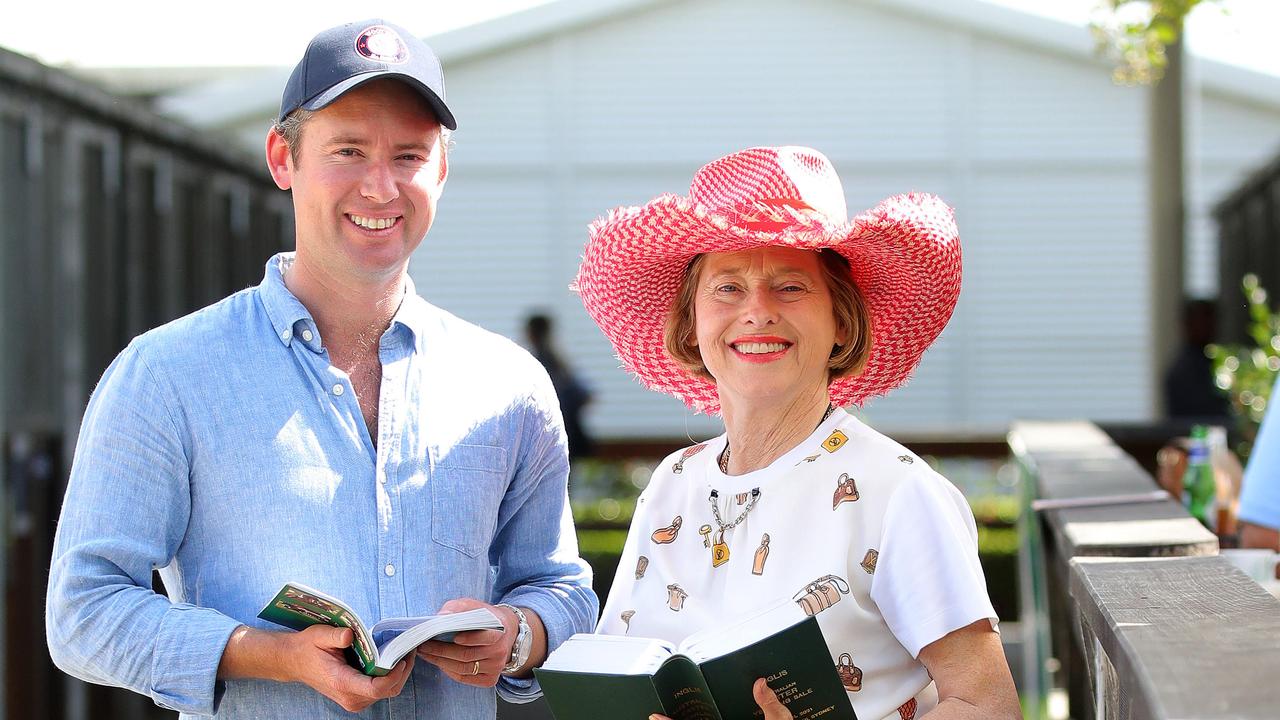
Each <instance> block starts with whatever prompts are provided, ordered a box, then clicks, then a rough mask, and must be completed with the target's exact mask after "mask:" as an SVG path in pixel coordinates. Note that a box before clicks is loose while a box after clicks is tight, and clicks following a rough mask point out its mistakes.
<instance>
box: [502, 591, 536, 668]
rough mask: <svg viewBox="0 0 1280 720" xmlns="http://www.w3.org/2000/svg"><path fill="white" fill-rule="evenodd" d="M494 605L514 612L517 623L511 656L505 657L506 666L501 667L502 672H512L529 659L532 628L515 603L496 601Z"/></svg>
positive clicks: (531, 647) (531, 645)
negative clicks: (496, 603)
mask: <svg viewBox="0 0 1280 720" xmlns="http://www.w3.org/2000/svg"><path fill="white" fill-rule="evenodd" d="M496 607H504V608H507V609H508V610H510V611H511V612H513V613H515V616H516V620H517V621H518V623H519V624H518V625H517V627H516V641H515V643H514V644H512V646H511V657H509V658H508V659H507V666H506V667H504V668H502V672H503V673H513V672H516V671H518V670H519V669H520V668H521V666H523V665H524V664H525V663H526V662H528V660H529V653H530V651H532V650H533V629H532V628H530V627H529V619H528V618H526V617H525V615H524V611H523V610H521V609H520V608H518V607H516V606H515V605H511V604H508V603H498V605H497V606H496Z"/></svg>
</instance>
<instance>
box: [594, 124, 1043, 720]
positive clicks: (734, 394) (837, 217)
mask: <svg viewBox="0 0 1280 720" xmlns="http://www.w3.org/2000/svg"><path fill="white" fill-rule="evenodd" d="M590 234H591V237H590V241H589V242H588V244H587V247H586V251H585V253H584V258H583V262H582V267H581V268H580V270H579V274H578V279H577V283H576V288H577V290H578V291H579V293H580V294H581V296H582V300H583V303H584V304H585V306H586V308H587V311H588V313H589V314H590V315H591V317H592V318H593V319H594V320H595V321H596V323H597V324H598V325H599V326H600V328H601V329H602V330H603V331H604V333H605V335H607V336H608V337H609V339H610V341H612V343H613V345H614V348H615V350H616V351H617V353H618V356H619V358H620V359H621V360H622V362H623V364H624V366H625V367H626V368H627V369H629V370H630V371H631V372H633V373H635V374H636V376H637V377H638V378H639V379H640V380H641V381H642V382H644V383H645V384H646V385H648V386H649V387H651V388H653V389H655V390H659V391H662V392H666V393H669V394H672V395H675V396H676V397H679V398H681V399H682V400H684V401H685V402H686V403H687V404H689V405H690V406H692V407H693V408H695V409H697V410H701V411H704V412H708V413H719V414H720V415H721V416H722V417H723V419H724V424H725V431H726V432H725V434H724V435H722V436H720V437H718V438H716V439H714V440H710V441H708V442H705V443H701V444H698V445H695V446H693V447H691V448H687V449H685V450H682V451H679V452H676V453H674V454H672V455H671V456H670V457H668V458H667V459H665V460H664V461H663V462H662V464H661V465H659V466H658V468H657V469H656V470H655V472H654V475H653V479H652V480H651V482H650V484H649V486H648V487H647V488H646V490H645V491H644V493H643V494H642V495H641V497H640V499H639V501H638V503H637V507H636V513H635V516H634V518H633V519H632V525H631V532H630V535H629V537H628V539H627V544H626V549H625V550H624V551H623V555H622V559H621V562H620V564H619V569H618V575H617V578H616V579H615V580H614V584H613V589H612V591H611V592H610V594H609V600H608V603H607V604H606V607H605V610H604V614H603V617H602V619H601V622H600V627H599V632H602V633H609V634H624V633H625V634H631V635H639V636H646V637H660V638H664V639H667V640H670V641H673V642H678V641H679V640H681V639H682V638H683V637H685V636H686V635H688V634H690V633H692V632H694V631H696V630H698V629H701V628H704V627H707V626H709V625H712V624H715V623H716V622H717V621H718V620H722V619H724V618H732V617H737V616H741V615H746V614H748V613H750V612H752V611H755V610H758V609H759V608H761V607H763V606H765V605H769V604H773V603H775V602H777V600H778V599H779V598H781V597H790V598H792V599H794V600H795V601H796V603H797V604H798V605H799V606H800V607H801V608H802V609H803V610H804V611H805V612H807V613H809V614H811V615H816V616H817V618H818V622H819V625H820V626H821V627H822V630H823V634H824V636H825V637H826V640H827V644H828V646H829V650H830V652H831V659H832V663H833V664H835V665H836V669H837V671H838V673H839V674H840V677H841V680H842V682H843V684H844V685H845V689H846V690H847V691H848V693H849V697H850V700H851V702H852V704H853V706H854V709H855V710H856V712H857V714H858V717H860V718H863V720H873V719H875V718H893V720H912V718H914V717H916V716H918V715H924V714H926V713H927V714H928V716H929V717H930V718H932V719H934V720H941V719H942V718H952V717H957V718H958V717H975V718H976V717H981V718H999V717H1010V718H1015V717H1019V716H1020V711H1019V706H1018V700H1017V695H1016V692H1015V690H1014V687H1013V681H1012V678H1011V677H1010V674H1009V669H1008V665H1007V663H1006V661H1005V658H1004V652H1003V648H1002V647H1001V644H1000V640H999V636H998V635H997V634H996V632H995V624H996V615H995V612H994V611H993V610H992V607H991V603H990V600H989V599H988V598H987V593H986V587H985V584H984V581H983V576H982V569H981V567H980V565H979V564H978V557H977V539H976V537H977V535H976V529H975V525H974V520H973V515H972V513H971V512H970V510H969V507H968V504H967V503H966V502H965V499H964V498H963V496H961V494H960V493H959V492H958V491H956V489H955V488H954V487H953V486H952V485H951V484H950V483H949V482H947V481H946V480H945V479H944V478H942V477H941V476H939V475H938V474H937V473H935V472H933V471H932V470H931V469H930V468H929V466H928V465H927V464H926V463H924V462H922V461H921V460H920V459H919V458H917V457H916V456H915V455H913V454H912V453H911V452H910V451H908V450H906V449H905V448H903V447H902V446H901V445H898V444H897V443H895V442H893V441H892V440H890V439H888V438H886V437H884V436H882V435H880V434H879V433H877V432H875V431H874V430H871V429H870V428H868V427H867V426H865V425H863V424H862V423H861V422H859V421H858V420H856V419H855V418H853V417H852V416H851V415H849V414H848V413H846V412H845V411H844V410H843V409H841V408H842V407H843V406H845V405H849V404H854V405H857V404H860V403H861V402H862V401H864V400H865V399H867V398H869V397H873V396H876V395H881V394H884V393H885V392H888V391H889V390H891V389H892V388H894V387H896V386H898V385H900V384H901V383H903V382H904V381H905V380H906V378H907V376H908V375H909V374H910V372H911V370H912V369H913V368H914V367H915V366H916V364H917V363H918V362H919V360H920V357H921V355H922V354H923V352H924V350H925V349H926V348H927V347H928V346H929V344H930V343H932V342H933V340H934V339H935V338H936V337H937V335H938V333H940V332H941V331H942V328H943V327H944V326H945V325H946V322H947V320H948V319H949V318H950V316H951V311H952V309H953V308H954V307H955V303H956V299H957V297H958V295H959V289H960V246H959V239H958V237H957V235H956V229H955V223H954V220H953V218H952V213H951V210H950V208H948V207H947V206H946V205H944V204H943V203H942V202H941V201H940V200H938V199H937V198H935V197H933V196H929V195H920V194H912V195H905V196H899V197H895V198H890V199H888V200H885V201H884V202H882V203H881V204H880V205H878V206H877V207H876V208H874V209H873V210H871V211H869V212H868V213H866V214H864V215H860V216H858V217H856V218H854V219H853V220H852V221H847V220H846V212H845V204H844V192H843V189H842V188H841V186H840V180H839V178H838V177H837V176H836V174H835V170H834V169H833V168H832V167H831V164H830V162H829V161H828V160H827V158H826V157H824V156H823V155H822V154H821V153H818V152H816V151H814V150H810V149H807V148H799V147H782V148H752V149H749V150H744V151H742V152H738V153H734V154H732V155H729V156H726V157H723V158H720V159H719V160H716V161H715V162H712V163H710V164H708V165H706V166H704V167H703V168H702V169H700V170H699V171H698V173H697V174H696V175H695V176H694V178H693V183H692V186H691V188H690V193H689V196H688V197H678V196H672V195H663V196H661V197H658V198H656V199H654V200H653V201H651V202H649V203H648V204H646V205H644V206H641V207H633V208H623V209H619V210H615V211H614V212H612V213H611V214H610V215H609V216H608V217H607V218H602V219H601V220H598V221H597V222H596V223H594V224H593V225H592V227H591V231H590ZM755 691H756V698H757V702H758V703H759V704H760V705H761V707H762V709H764V711H765V713H766V715H765V716H766V717H767V718H770V719H771V720H772V719H774V718H789V717H790V713H788V711H787V710H786V709H785V707H783V706H782V705H781V704H780V703H779V702H778V701H777V699H776V697H774V696H773V693H772V692H770V691H769V690H768V688H767V686H765V685H764V683H763V680H759V681H757V682H756V685H755Z"/></svg>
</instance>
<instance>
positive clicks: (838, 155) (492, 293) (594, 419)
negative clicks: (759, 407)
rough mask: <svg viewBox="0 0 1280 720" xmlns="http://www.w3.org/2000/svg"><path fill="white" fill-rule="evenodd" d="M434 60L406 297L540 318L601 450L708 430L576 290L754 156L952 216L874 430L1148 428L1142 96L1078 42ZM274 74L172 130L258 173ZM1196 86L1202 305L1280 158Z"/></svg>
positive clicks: (888, 25)
mask: <svg viewBox="0 0 1280 720" xmlns="http://www.w3.org/2000/svg"><path fill="white" fill-rule="evenodd" d="M428 40H429V42H431V44H432V46H433V47H435V48H436V50H437V51H438V52H439V53H440V55H441V56H442V58H443V60H444V62H445V68H446V74H447V78H448V90H449V104H450V107H451V108H453V109H454V112H455V114H456V115H457V117H458V120H459V126H460V129H459V131H458V133H457V134H456V136H455V139H456V142H457V146H456V148H455V150H454V151H453V154H452V155H451V158H450V170H451V176H450V180H449V184H448V186H447V188H446V191H445V196H444V200H443V201H442V204H441V212H440V215H439V217H438V219H437V221H436V224H435V227H434V228H433V229H432V231H431V234H430V236H429V237H428V239H427V242H426V243H425V244H424V246H423V248H422V249H421V250H419V252H418V255H417V256H416V257H415V259H414V262H413V264H412V266H411V271H412V273H413V276H414V278H415V280H416V282H417V283H418V287H419V290H420V291H421V292H422V293H423V294H424V295H425V296H426V297H428V298H429V299H430V300H432V301H433V302H436V303H438V304H440V305H442V306H444V307H446V308H448V309H450V310H452V311H454V312H455V313H457V314H459V315H461V316H463V317H465V318H467V319H469V320H473V321H475V322H478V323H480V324H481V325H484V326H486V327H489V328H491V329H493V330H496V331H498V332H501V333H504V334H507V335H509V336H511V337H513V338H518V337H519V334H520V332H521V325H522V320H523V318H524V316H525V315H526V314H527V313H528V312H529V311H530V310H531V309H540V310H546V311H550V312H551V313H552V314H553V315H554V316H555V317H556V318H557V320H558V323H559V328H558V334H559V341H560V345H561V347H562V349H563V350H564V351H565V354H566V355H567V356H568V357H569V359H570V361H571V363H572V364H573V365H574V367H575V368H577V369H578V370H579V371H580V372H581V373H582V374H583V375H584V376H585V378H586V380H587V381H588V382H589V383H590V384H591V385H592V386H593V388H594V389H595V391H596V396H597V399H598V400H597V402H595V403H594V404H593V405H592V407H591V409H590V411H589V414H588V423H589V426H590V428H591V429H592V430H593V431H594V432H595V433H596V434H597V435H599V436H601V437H606V438H644V437H664V438H669V437H677V436H683V435H685V434H686V433H688V434H690V435H692V436H694V437H698V436H703V435H706V434H707V433H708V432H715V431H716V428H717V427H718V424H717V423H716V422H714V421H711V420H709V419H707V418H705V417H702V416H694V415H692V414H690V413H688V412H686V411H684V410H683V406H681V405H680V404H679V403H678V402H676V401H674V400H672V399H670V398H666V397H665V396H659V395H657V394H654V393H651V392H649V391H646V390H644V389H642V388H641V387H640V386H639V385H638V384H636V383H635V382H634V381H632V380H631V379H630V378H628V377H627V376H626V375H625V374H624V373H623V372H622V371H621V370H619V369H618V363H617V361H616V359H614V358H613V357H612V355H611V353H610V350H609V347H608V344H607V343H606V341H605V340H604V338H603V336H602V335H601V334H600V333H599V331H598V330H597V329H596V328H595V326H594V325H593V324H592V323H591V321H590V320H589V319H588V318H587V317H586V315H585V313H584V312H583V311H582V308H581V305H580V304H579V303H578V301H577V298H576V296H574V295H572V294H571V293H569V292H568V291H567V289H566V286H567V285H568V284H569V282H570V281H571V280H572V278H573V275H574V272H575V270H576V266H577V260H578V258H579V255H580V251H581V248H582V244H583V242H584V240H585V227H586V225H587V223H588V222H590V221H591V220H592V219H593V218H594V217H596V216H598V215H600V214H602V213H604V212H605V211H606V210H607V209H609V208H610V207H613V206H616V205H623V204H636V203H640V202H644V201H645V200H647V199H648V198H650V197H652V196H654V195H656V194H658V193H660V192H664V191H672V192H684V191H685V190H686V189H687V184H688V181H689V178H690V176H691V175H692V173H693V172H694V170H695V169H696V168H697V167H698V166H699V165H701V164H702V163H704V162H706V161H708V160H710V159H712V158H714V157H716V156H718V155H721V154H724V153H726V152H730V151H732V150H735V149H739V148H742V147H746V146H750V145H766V144H804V145H811V146H813V147H816V148H818V149H820V150H822V151H823V152H825V153H826V154H827V155H828V156H829V157H830V158H831V159H832V161H833V162H834V163H835V165H836V168H837V169H838V170H839V172H840V174H841V177H842V178H843V180H844V182H845V190H846V195H847V200H848V204H849V207H850V210H851V211H854V212H856V211H858V210H861V209H863V208H865V207H868V206H870V205H871V204H873V203H874V202H875V201H876V200H878V199H879V198H881V197H884V196H886V195H890V194H893V193H897V192H902V191H905V190H909V189H915V190H924V191H930V192H935V193H937V194H939V195H941V196H943V197H944V198H945V199H947V200H948V201H949V202H950V203H952V204H953V205H954V206H955V207H956V208H957V216H958V219H959V223H960V228H961V236H962V238H963V243H964V250H965V286H964V290H963V292H962V295H961V300H960V304H959V307H958V308H957V311H956V314H955V317H954V319H953V320H952V322H951V325H950V326H949V328H948V329H947V330H946V332H945V333H944V334H943V336H942V338H941V339H940V340H939V342H938V343H937V344H936V345H935V347H934V348H933V349H932V350H930V352H929V353H928V354H927V355H926V356H925V359H924V362H923V363H922V364H921V366H920V368H919V370H918V371H917V373H916V375H915V377H914V378H913V380H912V381H911V382H910V384H909V385H908V386H907V387H905V388H903V389H900V390H899V391H897V392H895V393H894V394H892V395H890V396H889V397H888V398H884V399H881V400H878V401H874V402H872V403H869V404H868V405H867V407H866V408H865V413H864V414H865V416H866V417H868V418H869V419H870V420H871V421H872V422H873V424H875V425H877V426H878V427H880V428H882V429H884V430H887V431H890V432H894V433H905V434H915V433H933V432H942V431H957V430H962V431H966V432H973V431H977V432H986V431H996V432H998V431H1002V430H1003V429H1004V427H1005V425H1006V424H1007V422H1008V421H1009V420H1010V419H1011V418H1015V417H1019V418H1037V417H1054V418H1061V417H1086V418H1090V419H1094V420H1102V421H1141V420H1147V419H1151V418H1152V416H1153V413H1154V412H1155V407H1156V405H1155V402H1156V395H1157V393H1158V389H1159V381H1158V378H1156V377H1154V376H1153V375H1152V368H1151V366H1150V361H1149V359H1148V354H1149V353H1148V349H1149V345H1150V332H1151V330H1150V327H1149V322H1148V316H1149V311H1150V307H1149V306H1150V302H1151V301H1150V299H1149V290H1150V267H1151V262H1150V257H1149V253H1150V251H1149V249H1148V247H1149V244H1148V239H1147V224H1148V220H1147V217H1148V209H1147V200H1146V197H1147V181H1146V172H1147V152H1148V151H1147V143H1146V132H1147V119H1146V112H1147V110H1146V107H1147V103H1146V92H1147V91H1146V90H1145V89H1138V88H1125V87H1117V86H1115V85H1113V84H1112V83H1111V81H1110V77H1109V68H1108V66H1106V65H1105V64H1104V63H1102V62H1101V61H1099V60H1097V59H1095V58H1094V57H1093V54H1092V44H1091V40H1090V39H1089V37H1088V35H1087V34H1086V33H1085V32H1084V31H1083V30H1082V29H1080V28H1077V27H1073V26H1070V25H1066V24H1062V23H1058V22H1055V21H1050V20H1045V19H1042V18H1037V17H1033V16H1029V15H1026V14H1023V13H1019V12H1016V11H1013V10H1008V9H1005V8H1000V7H996V6H991V5H987V4H985V3H982V2H978V1H976V0H845V1H843V2H842V1H840V0H796V1H794V2H787V3H776V2H768V1H767V0H595V1H591V2H581V1H578V0H560V2H554V3H551V4H549V5H545V6H541V7H537V8H534V9H532V10H529V11H526V12H523V13H519V14H516V15H512V16H508V17H505V18H501V19H498V20H495V21H492V22H488V23H484V24H482V25H477V26H473V27H470V28H465V29H462V30H458V31H455V32H451V33H448V34H445V35H440V36H436V37H432V38H428ZM287 74H288V69H287V68H283V69H281V70H280V71H279V73H278V74H275V75H271V74H266V75H263V76H260V77H258V78H257V79H256V80H255V81H254V82H253V85H252V87H251V88H250V87H247V86H245V85H244V84H243V83H242V82H241V83H237V84H232V85H226V86H223V87H221V88H212V89H204V90H201V91H199V92H189V93H186V94H185V95H182V96H178V97H174V98H171V99H170V100H169V103H168V106H169V108H170V109H171V110H173V111H175V112H179V113H181V114H184V115H186V116H188V117H189V118H191V119H192V120H197V121H200V122H205V123H208V124H212V125H217V126H219V127H221V128H223V129H231V130H233V131H234V132H236V133H238V134H239V135H240V136H241V137H244V138H245V142H246V144H248V145H249V146H250V147H253V148H258V147H261V142H262V139H261V138H262V135H263V132H264V130H265V128H266V127H267V125H268V122H269V118H270V116H271V115H272V114H273V112H274V105H275V103H276V102H278V96H279V88H280V87H282V85H283V82H284V78H285V77H286V76H287ZM1189 81H1190V83H1191V87H1192V88H1193V92H1192V95H1193V97H1194V98H1195V99H1194V101H1193V103H1192V107H1193V112H1192V114H1191V117H1190V128H1191V136H1192V140H1191V143H1190V144H1191V156H1190V158H1189V163H1188V166H1189V169H1190V172H1191V176H1190V178H1189V188H1190V191H1191V198H1190V199H1191V207H1190V208H1189V215H1190V221H1189V229H1190V232H1191V238H1190V242H1189V246H1188V251H1187V255H1188V271H1187V276H1186V282H1187V289H1188V291H1189V292H1190V293H1193V294H1202V295H1206V294H1212V293H1215V292H1216V239H1215V235H1214V229H1213V227H1212V225H1211V222H1210V220H1209V219H1208V215H1207V209H1208V207H1209V206H1210V205H1211V204H1212V202H1213V201H1214V200H1215V199H1217V198H1218V197H1220V196H1221V195H1222V194H1223V193H1224V192H1225V191H1227V190H1228V189H1230V188H1231V187H1232V186H1233V185H1234V184H1235V183H1236V182H1237V181H1238V180H1239V179H1240V178H1242V177H1243V176H1244V175H1245V174H1247V172H1248V171H1249V170H1250V169H1252V168H1254V167H1256V166H1258V165H1259V164H1261V163H1262V162H1264V161H1265V160H1266V159H1267V158H1269V157H1271V156H1272V155H1274V154H1275V151H1276V150H1277V147H1280V78H1276V77H1273V76H1268V75H1261V74H1257V73H1253V72H1249V71H1245V70H1241V69H1239V68H1233V67H1229V66H1225V65H1220V64H1214V63H1209V62H1195V63H1193V64H1192V70H1191V73H1190V77H1189Z"/></svg>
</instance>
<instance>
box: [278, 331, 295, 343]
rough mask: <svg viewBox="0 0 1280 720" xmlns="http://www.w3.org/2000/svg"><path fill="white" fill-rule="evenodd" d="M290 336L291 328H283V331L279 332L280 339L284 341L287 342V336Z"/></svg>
mask: <svg viewBox="0 0 1280 720" xmlns="http://www.w3.org/2000/svg"><path fill="white" fill-rule="evenodd" d="M291 337H293V331H291V330H285V331H284V332H282V333H280V339H281V340H283V341H285V342H289V338H291Z"/></svg>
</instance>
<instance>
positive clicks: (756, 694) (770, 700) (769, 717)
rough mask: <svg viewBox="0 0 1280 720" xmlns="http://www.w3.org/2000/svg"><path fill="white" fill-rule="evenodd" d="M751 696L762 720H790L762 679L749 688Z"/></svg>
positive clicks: (660, 718) (659, 718) (660, 719)
mask: <svg viewBox="0 0 1280 720" xmlns="http://www.w3.org/2000/svg"><path fill="white" fill-rule="evenodd" d="M751 696H752V698H754V699H755V701H756V704H757V705H759V706H760V709H761V710H763V711H764V720H792V716H791V711H790V710H788V709H787V707H786V706H785V705H783V704H782V701H781V700H779V699H778V696H777V695H776V694H775V693H774V692H773V690H771V689H769V683H767V682H765V680H764V678H760V679H759V680H756V684H755V685H752V686H751ZM649 720H671V718H669V717H667V716H666V715H657V714H655V715H650V716H649Z"/></svg>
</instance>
